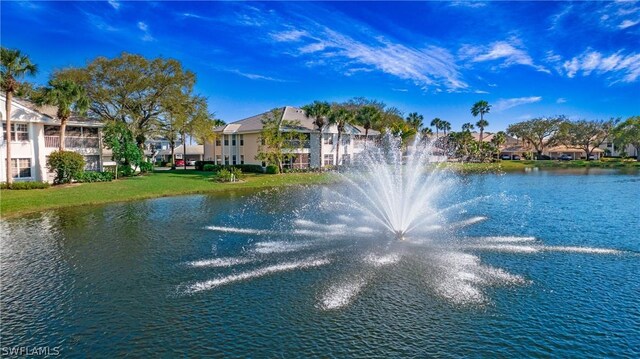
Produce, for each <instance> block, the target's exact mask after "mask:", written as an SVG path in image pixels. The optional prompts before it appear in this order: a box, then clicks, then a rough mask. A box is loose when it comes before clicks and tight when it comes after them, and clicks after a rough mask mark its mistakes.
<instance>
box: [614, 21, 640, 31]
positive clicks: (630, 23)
mask: <svg viewBox="0 0 640 359" xmlns="http://www.w3.org/2000/svg"><path fill="white" fill-rule="evenodd" d="M638 24H640V20H636V21H631V20H624V21H623V22H621V23H620V25H618V29H626V28H628V27H631V26H636V25H638Z"/></svg>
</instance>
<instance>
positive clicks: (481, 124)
mask: <svg viewBox="0 0 640 359" xmlns="http://www.w3.org/2000/svg"><path fill="white" fill-rule="evenodd" d="M490 110H491V105H489V103H488V102H487V101H485V100H480V101H478V102H476V103H475V104H473V107H471V114H472V115H473V117H478V115H480V121H478V122H476V126H478V128H479V129H480V142H482V135H483V134H484V128H485V127H487V126H489V122H487V121H486V120H485V119H484V115H485V114H487V113H489V111H490Z"/></svg>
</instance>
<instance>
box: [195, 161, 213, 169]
mask: <svg viewBox="0 0 640 359" xmlns="http://www.w3.org/2000/svg"><path fill="white" fill-rule="evenodd" d="M205 165H215V163H214V161H196V166H195V167H196V170H197V171H207V170H205V169H204V166H205Z"/></svg>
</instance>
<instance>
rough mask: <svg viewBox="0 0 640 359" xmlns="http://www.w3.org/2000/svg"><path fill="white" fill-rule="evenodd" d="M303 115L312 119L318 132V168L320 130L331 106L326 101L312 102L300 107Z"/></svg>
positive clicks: (320, 163)
mask: <svg viewBox="0 0 640 359" xmlns="http://www.w3.org/2000/svg"><path fill="white" fill-rule="evenodd" d="M302 110H303V111H304V115H305V116H307V117H308V118H313V125H314V126H315V128H316V130H318V132H319V135H318V149H319V152H318V155H319V156H320V157H319V159H318V167H322V129H323V128H324V125H325V123H326V119H327V116H329V112H331V105H329V103H328V102H326V101H314V102H313V103H312V104H309V105H305V106H303V107H302Z"/></svg>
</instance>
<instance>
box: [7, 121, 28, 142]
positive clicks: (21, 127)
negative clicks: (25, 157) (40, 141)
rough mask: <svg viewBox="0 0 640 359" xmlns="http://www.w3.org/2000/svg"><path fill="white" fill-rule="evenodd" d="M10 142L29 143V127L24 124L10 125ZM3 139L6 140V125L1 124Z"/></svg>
mask: <svg viewBox="0 0 640 359" xmlns="http://www.w3.org/2000/svg"><path fill="white" fill-rule="evenodd" d="M11 129H12V131H11V141H29V127H28V126H27V124H26V123H12V124H11ZM2 131H3V136H4V139H5V140H6V139H7V124H6V123H3V124H2Z"/></svg>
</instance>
